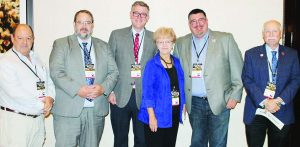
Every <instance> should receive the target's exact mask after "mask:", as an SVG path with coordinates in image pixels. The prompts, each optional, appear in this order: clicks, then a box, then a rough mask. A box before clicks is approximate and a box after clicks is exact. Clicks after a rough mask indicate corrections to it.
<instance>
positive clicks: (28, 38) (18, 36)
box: [11, 24, 34, 56]
mask: <svg viewBox="0 0 300 147" xmlns="http://www.w3.org/2000/svg"><path fill="white" fill-rule="evenodd" d="M11 40H12V42H13V44H14V49H15V50H17V51H18V52H19V53H21V54H22V55H24V56H29V53H30V50H31V48H32V45H33V41H34V36H33V32H32V30H31V29H30V28H29V26H28V25H25V24H20V25H18V26H17V28H16V30H15V32H14V34H13V35H12V36H11Z"/></svg>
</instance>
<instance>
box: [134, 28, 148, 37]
mask: <svg viewBox="0 0 300 147" xmlns="http://www.w3.org/2000/svg"><path fill="white" fill-rule="evenodd" d="M131 30H132V34H133V36H135V34H136V33H139V34H140V35H141V34H143V33H144V31H145V28H143V29H142V30H141V31H140V32H137V31H135V30H134V28H133V27H132V28H131Z"/></svg>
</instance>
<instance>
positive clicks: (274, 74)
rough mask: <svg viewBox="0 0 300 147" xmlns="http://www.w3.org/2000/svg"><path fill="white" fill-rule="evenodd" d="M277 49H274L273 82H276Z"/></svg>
mask: <svg viewBox="0 0 300 147" xmlns="http://www.w3.org/2000/svg"><path fill="white" fill-rule="evenodd" d="M276 53H277V51H272V82H273V83H274V84H276V74H277V73H276V72H277V57H276Z"/></svg>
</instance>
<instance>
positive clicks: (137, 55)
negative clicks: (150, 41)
mask: <svg viewBox="0 0 300 147" xmlns="http://www.w3.org/2000/svg"><path fill="white" fill-rule="evenodd" d="M144 36H145V31H144V32H143V36H142V39H141V42H140V44H139V47H138V50H137V52H138V54H137V56H139V51H140V47H141V44H142V42H143V39H144ZM132 43H133V44H134V36H133V34H132ZM134 56H135V55H134Z"/></svg>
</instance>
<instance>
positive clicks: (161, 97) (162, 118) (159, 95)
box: [138, 53, 185, 128]
mask: <svg viewBox="0 0 300 147" xmlns="http://www.w3.org/2000/svg"><path fill="white" fill-rule="evenodd" d="M172 58H173V60H174V67H175V69H176V73H177V79H178V86H179V87H178V88H179V94H180V96H179V98H180V107H179V108H180V113H179V114H180V115H179V118H180V119H179V121H180V122H181V123H182V115H181V114H182V110H183V105H184V104H185V96H184V76H183V75H184V74H183V70H182V68H181V65H180V62H179V59H178V58H176V57H174V56H172ZM171 80H172V79H170V77H169V74H168V72H167V71H166V69H165V68H164V66H163V65H162V63H161V61H160V55H159V53H157V54H156V55H155V56H154V57H153V58H152V59H151V60H149V61H148V62H147V64H146V68H145V72H144V75H143V90H144V91H143V94H142V104H141V108H140V112H139V116H138V117H139V120H140V121H142V122H143V123H145V124H149V114H148V110H147V109H148V108H150V107H152V108H153V110H154V113H155V117H156V119H157V125H158V127H159V128H170V127H172V124H173V121H172V120H173V115H172V111H173V110H172V94H171V88H170V85H171V84H170V83H171Z"/></svg>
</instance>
